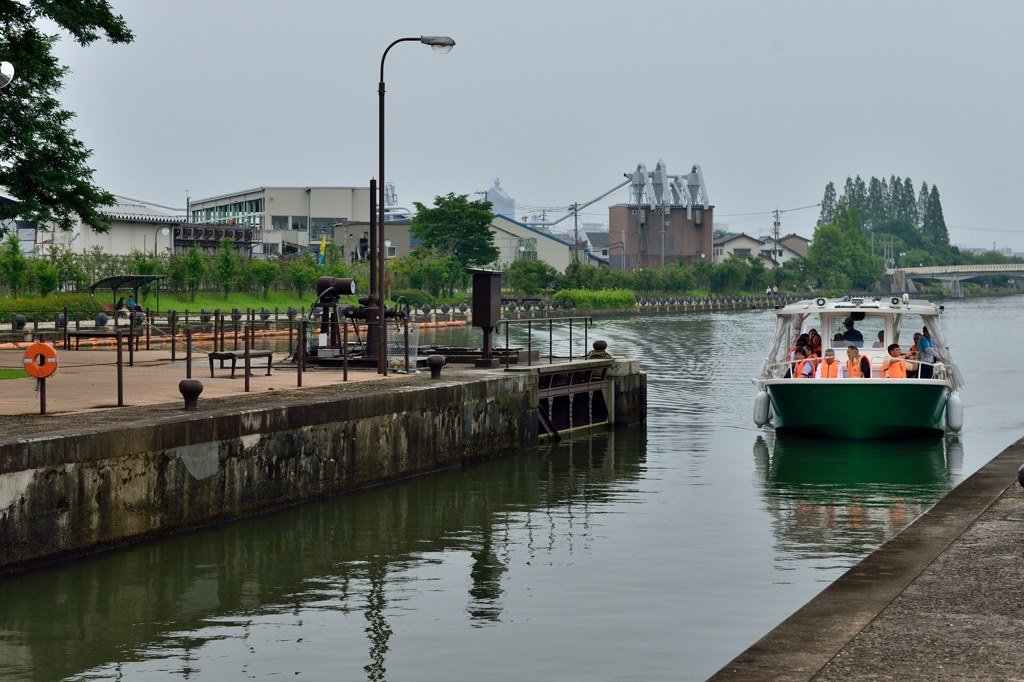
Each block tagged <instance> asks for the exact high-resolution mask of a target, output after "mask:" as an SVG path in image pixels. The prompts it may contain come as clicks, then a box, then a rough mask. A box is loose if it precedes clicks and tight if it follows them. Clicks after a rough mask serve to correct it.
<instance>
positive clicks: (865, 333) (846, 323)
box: [828, 311, 892, 350]
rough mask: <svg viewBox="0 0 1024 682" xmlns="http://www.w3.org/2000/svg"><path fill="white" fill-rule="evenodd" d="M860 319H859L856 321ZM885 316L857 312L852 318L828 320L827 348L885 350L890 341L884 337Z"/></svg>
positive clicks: (838, 317) (839, 317) (840, 317)
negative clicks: (854, 347) (851, 347)
mask: <svg viewBox="0 0 1024 682" xmlns="http://www.w3.org/2000/svg"><path fill="white" fill-rule="evenodd" d="M856 318H860V319H856ZM885 319H886V316H885V315H870V314H864V313H863V312H860V311H857V312H855V313H853V316H852V317H842V316H836V317H833V318H831V319H830V320H829V330H828V338H829V347H830V348H835V349H837V350H838V349H843V350H845V349H846V348H848V347H850V346H856V347H857V348H885V347H886V346H888V345H889V344H890V343H892V341H890V340H889V339H888V338H887V337H886V332H885Z"/></svg>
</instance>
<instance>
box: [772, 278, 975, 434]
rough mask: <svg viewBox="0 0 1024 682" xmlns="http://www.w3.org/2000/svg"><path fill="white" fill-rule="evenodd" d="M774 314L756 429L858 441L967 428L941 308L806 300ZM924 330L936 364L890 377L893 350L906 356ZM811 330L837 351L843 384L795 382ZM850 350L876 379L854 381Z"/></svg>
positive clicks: (891, 301)
mask: <svg viewBox="0 0 1024 682" xmlns="http://www.w3.org/2000/svg"><path fill="white" fill-rule="evenodd" d="M775 312H776V315H777V320H776V326H775V336H774V338H773V339H772V345H771V349H770V350H769V352H768V356H767V357H766V358H765V360H764V362H763V364H762V365H761V370H760V372H759V373H758V375H757V378H756V379H755V380H754V383H755V384H756V385H757V387H758V393H757V397H756V398H755V399H754V423H755V424H757V425H758V426H763V425H765V424H770V425H772V426H774V427H775V430H776V432H777V433H779V434H780V435H784V434H786V433H799V434H804V435H809V436H816V437H825V438H854V439H870V438H901V437H914V436H929V435H935V436H937V435H941V434H943V433H944V432H945V431H946V430H947V429H948V430H949V431H953V432H958V431H960V429H961V428H962V427H963V403H962V402H961V400H960V396H959V391H960V389H962V388H963V387H964V380H963V376H962V375H961V373H960V370H959V368H957V366H956V363H954V362H953V358H952V356H951V355H950V353H949V348H948V347H947V346H946V343H945V339H944V338H943V334H942V325H941V322H940V315H941V312H942V309H941V308H939V307H938V306H936V305H934V304H932V303H929V302H927V301H911V300H910V299H909V296H907V295H906V294H904V295H903V296H902V297H900V296H892V297H882V298H875V297H863V298H860V297H849V296H847V297H844V298H843V299H841V300H836V299H831V300H830V299H826V298H818V299H814V300H807V301H800V302H798V303H793V304H790V305H787V306H785V307H782V308H778V309H776V311H775ZM923 327H927V328H928V332H929V335H930V336H931V340H932V342H933V343H934V345H935V354H936V355H937V357H935V358H933V360H934V361H933V362H924V361H921V362H920V363H919V364H918V369H917V371H916V372H914V371H911V372H909V373H908V374H909V375H910V376H908V378H898V379H896V378H886V377H885V376H884V375H883V360H884V358H886V357H887V356H888V355H889V353H888V351H887V347H888V346H889V345H890V344H893V343H898V344H901V346H900V348H901V350H902V351H903V352H909V351H910V350H911V346H912V345H913V335H914V333H915V332H920V331H921V330H922V328H923ZM812 329H813V330H814V331H816V332H817V333H818V334H819V335H820V336H821V354H822V355H824V352H825V350H826V349H828V348H832V349H833V350H834V351H835V356H836V362H838V363H839V365H840V369H841V371H840V373H839V377H838V378H828V379H822V378H793V374H794V373H796V369H797V367H796V365H795V363H794V362H793V361H792V359H791V357H792V356H791V353H792V349H793V347H794V345H795V343H796V339H797V338H798V337H799V336H800V335H801V334H802V333H808V332H809V331H810V330H812ZM851 345H852V346H855V347H856V348H857V351H858V353H859V355H861V356H863V357H866V358H867V359H868V361H869V362H870V366H871V376H870V377H863V376H862V377H858V378H853V377H851V376H848V375H849V374H850V372H849V370H848V365H847V349H848V348H849V347H850V346H851ZM913 362H917V361H913ZM855 364H856V363H855ZM929 366H930V367H931V368H932V372H931V373H932V376H931V377H930V378H924V379H922V378H916V377H914V376H913V375H914V374H915V373H917V374H926V373H927V370H924V371H922V370H923V368H925V367H929ZM907 367H908V369H909V365H908V366H907Z"/></svg>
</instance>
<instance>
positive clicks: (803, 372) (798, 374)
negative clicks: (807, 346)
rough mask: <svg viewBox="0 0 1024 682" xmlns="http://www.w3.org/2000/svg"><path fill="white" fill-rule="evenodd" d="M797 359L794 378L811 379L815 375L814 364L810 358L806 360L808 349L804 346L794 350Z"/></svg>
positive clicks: (794, 364)
mask: <svg viewBox="0 0 1024 682" xmlns="http://www.w3.org/2000/svg"><path fill="white" fill-rule="evenodd" d="M793 353H794V357H795V360H794V362H793V374H792V376H793V378H794V379H810V378H811V377H813V376H814V365H813V363H812V362H811V361H810V360H805V359H804V358H806V357H807V355H806V351H804V349H803V348H797V349H796V350H794V351H793Z"/></svg>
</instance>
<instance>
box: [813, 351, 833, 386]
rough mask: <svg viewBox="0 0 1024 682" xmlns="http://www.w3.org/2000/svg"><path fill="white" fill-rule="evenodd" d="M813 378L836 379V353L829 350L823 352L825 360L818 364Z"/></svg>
mask: <svg viewBox="0 0 1024 682" xmlns="http://www.w3.org/2000/svg"><path fill="white" fill-rule="evenodd" d="M814 377H815V378H816V379H838V378H839V363H838V362H837V361H836V352H835V351H834V350H832V349H831V348H829V349H828V350H826V351H825V359H824V360H822V361H821V363H820V364H818V369H817V370H815V373H814Z"/></svg>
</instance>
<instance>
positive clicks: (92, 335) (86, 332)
mask: <svg viewBox="0 0 1024 682" xmlns="http://www.w3.org/2000/svg"><path fill="white" fill-rule="evenodd" d="M65 333H66V334H67V335H68V340H69V341H70V340H71V339H74V340H75V350H78V342H79V340H81V339H113V338H116V337H117V332H116V331H110V330H101V329H80V330H75V329H69V330H67V332H65ZM121 336H123V337H124V340H125V342H126V343H127V341H128V332H121ZM136 337H138V334H136Z"/></svg>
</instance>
